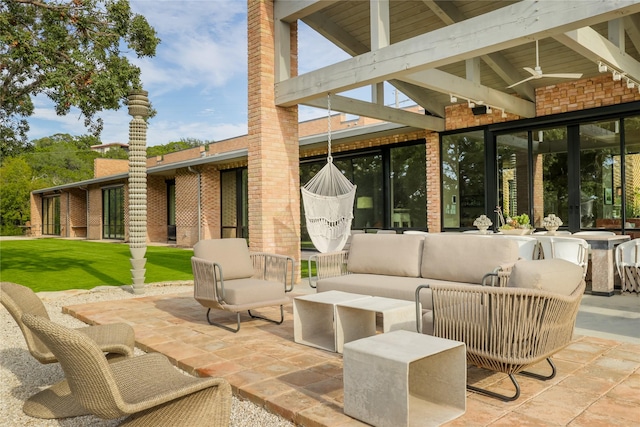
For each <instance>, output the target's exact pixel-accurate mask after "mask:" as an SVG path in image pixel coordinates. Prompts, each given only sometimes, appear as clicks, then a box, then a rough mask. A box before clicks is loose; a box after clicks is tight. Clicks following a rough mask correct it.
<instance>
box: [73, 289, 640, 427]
mask: <svg viewBox="0 0 640 427" xmlns="http://www.w3.org/2000/svg"><path fill="white" fill-rule="evenodd" d="M308 292H309V287H308V286H307V285H306V283H305V284H300V285H297V289H296V290H294V295H292V296H296V295H300V294H302V293H308ZM594 298H597V300H596V302H595V304H597V301H602V302H603V303H605V305H606V304H607V303H609V304H611V301H612V300H613V299H609V298H604V297H594ZM603 298H604V299H603ZM616 298H621V299H622V301H623V305H624V306H626V309H627V310H629V311H628V313H629V315H630V317H629V322H630V323H631V329H629V331H632V332H630V335H629V340H628V342H625V341H621V340H613V339H609V338H603V336H605V337H606V336H614V335H607V333H606V332H605V333H602V334H599V333H598V332H595V333H594V334H592V335H599V336H600V337H597V336H587V335H576V338H575V340H574V342H573V343H572V344H571V345H570V346H569V347H567V348H566V349H564V350H563V351H561V352H559V353H558V354H557V355H556V356H555V357H554V361H555V362H556V365H557V367H558V375H557V376H556V378H554V379H553V380H551V381H548V382H541V381H538V380H534V379H530V378H528V377H523V376H519V381H520V383H521V387H522V396H521V397H520V399H518V400H517V401H515V402H511V403H504V402H500V401H498V400H495V399H491V398H488V397H485V396H481V395H478V394H476V393H473V392H467V411H466V413H465V414H464V415H463V416H462V417H460V418H458V419H456V420H454V421H452V422H450V423H448V424H446V425H451V426H455V425H464V426H470V425H478V426H479V425H572V426H586V425H632V424H633V423H634V422H636V421H637V420H638V419H640V344H639V343H638V340H637V338H638V337H637V332H633V331H637V329H634V327H633V325H634V324H637V323H638V319H637V317H636V316H635V314H637V310H634V309H633V307H634V305H633V304H636V306H637V304H638V298H637V297H636V296H633V295H632V296H623V297H616ZM620 301H621V300H620V299H618V300H617V302H618V303H619V302H620ZM587 302H588V304H594V300H593V299H589V301H587ZM586 307H587V308H586V310H585V311H584V313H581V315H582V316H585V315H586V316H590V315H591V313H593V314H594V315H597V316H603V315H605V316H606V315H609V316H612V317H611V319H614V320H615V318H616V317H620V316H621V317H625V312H624V311H618V310H616V309H613V308H602V309H596V310H594V309H593V308H592V307H590V306H586ZM63 310H64V312H66V313H68V314H71V315H72V316H74V317H77V318H79V319H81V320H83V321H85V322H87V323H98V324H100V323H109V322H118V321H124V322H127V323H129V324H131V325H132V326H133V327H134V328H135V331H136V341H137V345H138V347H140V348H141V349H143V350H145V351H157V352H160V353H163V354H165V355H167V356H168V357H169V358H170V359H171V360H172V361H173V362H174V363H175V364H176V365H177V366H179V367H180V368H182V369H184V370H186V371H188V372H191V373H197V374H199V375H211V376H221V377H224V378H226V379H227V380H228V381H229V382H230V383H231V385H232V388H233V391H234V393H235V394H236V395H237V396H239V397H241V398H243V399H248V400H251V401H253V402H254V403H256V404H258V405H260V406H262V407H264V408H266V409H267V410H268V411H270V412H273V413H276V414H279V415H281V416H282V417H284V418H286V419H288V420H291V421H293V422H294V423H296V424H297V425H303V426H355V425H364V424H363V423H361V422H359V421H357V420H354V419H352V418H350V417H348V416H346V415H344V414H343V411H342V402H343V390H342V356H341V355H339V354H336V353H330V352H326V351H322V350H318V349H314V348H311V347H307V346H304V345H300V344H296V343H295V342H294V340H293V320H292V317H293V316H292V305H291V304H289V305H287V306H286V307H285V322H284V323H283V324H282V325H279V326H278V325H273V324H271V323H268V322H265V321H262V320H249V319H248V317H247V318H246V319H243V324H242V329H241V330H240V332H239V333H237V334H233V333H230V332H227V331H224V330H222V329H220V328H216V327H213V326H211V325H209V324H207V322H206V319H205V311H206V310H205V309H204V308H203V307H201V306H200V305H199V304H198V303H197V302H196V301H195V300H194V299H193V296H192V294H191V293H180V294H173V295H157V296H142V297H140V298H132V299H127V300H117V301H104V302H95V303H87V304H81V305H73V306H68V307H65V308H64V309H63ZM270 310H276V309H270ZM268 311H269V310H265V311H264V312H265V313H266V314H267V315H269V314H275V312H274V313H269V312H268ZM634 311H635V313H634ZM215 315H216V316H218V320H223V319H225V318H226V319H228V320H229V321H231V322H233V321H234V316H229V313H225V312H220V313H219V314H218V313H216V314H215ZM579 321H580V319H579ZM584 322H585V325H588V324H589V319H584ZM599 323H600V324H603V323H606V322H602V321H601V322H599ZM594 329H597V328H594ZM577 331H579V332H580V333H583V334H584V333H588V330H587V329H583V328H582V329H580V328H578V329H577ZM615 336H619V337H621V338H623V339H624V338H625V337H624V336H622V335H615ZM541 369H544V366H541ZM467 374H468V381H469V383H473V384H477V385H482V386H487V385H491V387H493V388H494V389H496V390H498V391H500V389H501V387H502V386H503V385H504V386H505V387H509V385H510V384H509V381H508V379H506V377H505V376H504V375H501V374H491V373H489V372H488V371H482V370H479V369H476V368H469V369H468V372H467Z"/></svg>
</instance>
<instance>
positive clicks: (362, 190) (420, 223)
mask: <svg viewBox="0 0 640 427" xmlns="http://www.w3.org/2000/svg"><path fill="white" fill-rule="evenodd" d="M326 163H327V160H326V158H322V159H318V160H314V161H308V162H303V163H302V164H301V165H300V185H304V184H306V183H307V182H309V180H310V179H311V178H312V177H313V176H315V175H316V174H317V173H318V171H320V169H322V168H323V167H324V166H325V165H326ZM333 164H334V165H335V166H336V167H337V168H338V169H339V170H340V171H341V172H342V173H343V174H344V176H345V177H347V179H348V180H349V181H351V182H352V183H354V184H355V185H357V187H358V188H357V190H356V198H355V201H354V205H353V221H352V223H351V228H352V229H357V230H366V231H375V230H377V229H383V228H399V229H401V228H426V226H427V196H426V169H425V168H426V166H425V165H426V146H425V142H424V141H420V142H419V143H417V144H413V145H403V146H397V147H391V148H389V149H378V150H372V151H367V152H362V153H359V154H351V155H334V156H333ZM300 209H301V212H300V216H301V219H302V230H301V234H302V247H303V248H312V247H313V244H312V243H311V239H310V237H309V234H308V232H307V228H306V221H305V216H304V205H303V204H302V203H301V206H300Z"/></svg>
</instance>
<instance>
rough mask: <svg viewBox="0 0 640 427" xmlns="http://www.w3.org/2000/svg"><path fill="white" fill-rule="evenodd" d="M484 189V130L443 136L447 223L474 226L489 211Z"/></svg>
mask: <svg viewBox="0 0 640 427" xmlns="http://www.w3.org/2000/svg"><path fill="white" fill-rule="evenodd" d="M484 189H485V144H484V131H482V130H478V131H471V132H464V133H458V134H454V135H445V136H443V138H442V205H443V206H442V207H443V210H444V212H443V224H444V227H445V228H459V227H473V221H474V220H475V219H476V218H477V217H478V216H480V215H482V214H486V212H487V209H486V206H485V191H484ZM492 210H493V209H492Z"/></svg>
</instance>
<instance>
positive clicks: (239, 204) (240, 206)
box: [220, 168, 249, 239]
mask: <svg viewBox="0 0 640 427" xmlns="http://www.w3.org/2000/svg"><path fill="white" fill-rule="evenodd" d="M247 176H248V175H247V168H239V169H231V170H226V171H222V172H220V181H221V184H220V187H221V210H222V214H221V216H222V238H233V237H242V238H245V239H248V238H249V232H248V230H249V227H248V223H249V218H248V215H249V210H248V208H247V191H248V184H247Z"/></svg>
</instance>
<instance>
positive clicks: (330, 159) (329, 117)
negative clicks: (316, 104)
mask: <svg viewBox="0 0 640 427" xmlns="http://www.w3.org/2000/svg"><path fill="white" fill-rule="evenodd" d="M327 153H328V155H327V162H329V163H332V162H333V156H332V155H331V92H329V93H327Z"/></svg>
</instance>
